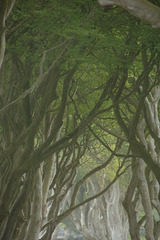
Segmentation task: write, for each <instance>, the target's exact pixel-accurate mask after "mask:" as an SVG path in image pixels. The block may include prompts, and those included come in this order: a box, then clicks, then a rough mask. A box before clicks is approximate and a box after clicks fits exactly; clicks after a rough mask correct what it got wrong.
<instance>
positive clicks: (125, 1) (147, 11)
mask: <svg viewBox="0 0 160 240" xmlns="http://www.w3.org/2000/svg"><path fill="white" fill-rule="evenodd" d="M98 2H99V4H100V5H101V6H108V5H118V6H119V7H122V8H124V9H125V10H127V11H128V12H129V13H131V14H132V15H133V16H135V17H137V18H138V19H140V20H142V21H145V22H147V23H149V24H150V25H151V26H152V27H153V28H160V8H159V7H157V6H156V5H154V4H152V3H151V2H149V1H147V0H98Z"/></svg>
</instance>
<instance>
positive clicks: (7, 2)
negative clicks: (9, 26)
mask: <svg viewBox="0 0 160 240" xmlns="http://www.w3.org/2000/svg"><path fill="white" fill-rule="evenodd" d="M14 3H15V0H0V70H1V66H2V63H3V59H4V54H5V48H6V25H5V23H6V20H7V18H8V16H9V14H10V12H11V11H12V8H13V6H14Z"/></svg>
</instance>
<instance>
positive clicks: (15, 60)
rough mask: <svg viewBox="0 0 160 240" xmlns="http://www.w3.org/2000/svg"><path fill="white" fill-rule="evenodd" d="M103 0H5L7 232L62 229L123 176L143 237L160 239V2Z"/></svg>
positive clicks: (0, 238) (2, 229)
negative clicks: (86, 189) (86, 190)
mask: <svg viewBox="0 0 160 240" xmlns="http://www.w3.org/2000/svg"><path fill="white" fill-rule="evenodd" d="M99 2H100V4H101V5H104V6H106V7H104V8H102V7H101V6H99V5H98V2H97V1H91V0H87V1H84V0H77V1H63V0H61V1H56V0H54V1H51V0H44V1H36V0H29V1H26V2H24V1H22V0H16V1H13V0H10V1H9V0H8V1H0V16H1V17H0V39H1V40H0V46H1V48H0V132H1V136H0V184H1V196H0V209H1V210H0V240H6V239H7V240H10V239H12V240H13V239H15V240H21V239H25V240H29V239H33V240H34V239H35V240H37V239H41V240H42V239H43V240H45V239H46V240H48V239H51V238H52V236H53V234H54V231H55V229H56V227H57V225H58V224H59V223H60V222H61V221H62V220H63V219H64V218H65V217H66V216H68V215H69V214H71V213H72V212H73V210H75V209H76V208H78V207H80V206H82V205H84V204H89V202H90V201H91V200H93V199H95V198H96V197H99V196H101V195H102V194H104V193H105V191H107V190H108V189H109V187H111V186H112V184H113V183H114V182H115V181H116V180H117V179H119V178H120V176H122V175H123V174H124V178H123V180H121V182H124V181H125V178H126V177H127V178H128V181H129V182H128V184H127V186H126V184H125V190H126V192H125V195H124V201H123V205H124V208H125V210H126V212H127V214H128V221H129V230H130V235H131V239H140V238H139V230H140V228H141V227H142V226H143V224H144V222H145V228H146V237H147V239H158V237H159V234H160V233H159V230H158V228H157V226H159V221H157V220H156V219H154V215H153V214H152V211H153V210H156V211H157V214H160V209H159V183H160V167H159V166H160V165H159V164H160V162H159V161H160V160H159V146H160V145H159V136H160V132H159V61H160V44H159V37H160V32H159V30H158V29H157V28H159V25H158V24H159V21H158V20H157V22H155V19H154V17H153V14H151V16H150V17H149V19H147V16H148V11H151V13H152V10H155V11H156V12H157V14H158V13H159V6H158V3H156V1H154V2H153V3H151V2H148V1H139V3H138V2H137V1H132V4H133V5H131V6H130V5H129V4H130V3H131V1H129V0H128V1H125V0H124V1H123V0H121V1H118V0H117V1H107V0H106V1H99ZM126 4H127V5H126ZM135 4H136V7H138V6H139V5H138V4H144V5H145V4H147V6H149V7H148V8H147V7H146V8H145V13H144V15H143V17H141V15H139V14H138V13H137V14H138V15H136V14H134V9H133V8H134V6H135ZM118 6H121V7H122V8H119V7H118ZM150 6H151V7H150ZM123 8H124V9H127V10H128V9H129V12H131V13H133V15H134V16H137V17H138V18H139V19H137V18H135V17H134V16H132V15H131V14H129V13H128V12H127V11H125V10H124V9H123ZM131 8H132V9H131ZM154 16H155V17H156V16H157V15H156V14H155V15H154ZM152 17H153V19H152ZM140 19H142V20H145V21H146V20H147V21H148V22H149V24H151V25H152V26H153V25H154V27H155V28H152V27H151V26H150V25H148V24H146V23H144V22H143V21H141V20H140ZM156 19H158V18H157V17H156ZM152 20H153V21H152ZM129 167H130V170H129ZM126 171H129V172H128V173H126ZM95 174H97V175H96V177H97V176H98V178H99V183H98V184H100V185H101V186H100V189H99V191H97V192H94V191H93V194H92V196H88V197H87V195H85V196H84V198H79V194H80V192H81V190H82V188H83V186H87V183H88V182H90V181H91V179H92V180H93V178H94V176H95ZM125 174H126V175H125ZM104 175H105V176H104ZM106 175H107V181H104V182H105V184H104V183H103V184H104V185H103V184H102V182H103V180H104V179H105V177H106ZM85 184H86V185H85ZM97 189H98V188H97ZM113 189H114V187H113ZM131 190H132V191H131ZM151 190H152V191H151ZM139 197H140V198H141V199H142V200H141V201H139ZM132 199H134V202H132ZM87 206H89V205H87ZM130 206H131V207H130ZM137 206H140V207H141V209H143V210H142V211H143V216H142V217H141V216H140V212H138V214H139V215H138V216H139V218H140V220H138V218H137V216H136V211H137ZM24 236H25V237H24Z"/></svg>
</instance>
